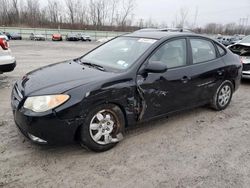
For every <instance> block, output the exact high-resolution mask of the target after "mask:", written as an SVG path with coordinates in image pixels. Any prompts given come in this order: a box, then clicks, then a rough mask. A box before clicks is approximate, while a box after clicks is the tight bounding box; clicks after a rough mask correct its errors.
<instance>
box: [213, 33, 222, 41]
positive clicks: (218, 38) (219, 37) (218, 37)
mask: <svg viewBox="0 0 250 188" xmlns="http://www.w3.org/2000/svg"><path fill="white" fill-rule="evenodd" d="M215 40H216V41H217V42H219V43H222V40H223V36H222V35H221V34H219V35H217V37H216V38H215Z"/></svg>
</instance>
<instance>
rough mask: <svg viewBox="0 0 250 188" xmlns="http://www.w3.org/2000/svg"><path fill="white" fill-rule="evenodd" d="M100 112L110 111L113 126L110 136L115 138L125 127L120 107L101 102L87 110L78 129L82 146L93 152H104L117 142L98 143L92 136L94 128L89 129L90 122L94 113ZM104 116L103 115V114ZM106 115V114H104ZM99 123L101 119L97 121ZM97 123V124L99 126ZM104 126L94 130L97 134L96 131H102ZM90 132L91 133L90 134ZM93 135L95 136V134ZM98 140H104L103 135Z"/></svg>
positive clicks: (94, 115)
mask: <svg viewBox="0 0 250 188" xmlns="http://www.w3.org/2000/svg"><path fill="white" fill-rule="evenodd" d="M99 112H102V113H104V114H105V112H107V113H108V114H109V113H110V115H112V120H114V122H115V123H114V126H113V128H112V132H111V133H110V135H111V137H112V138H116V136H117V135H119V134H121V135H122V134H123V133H124V127H125V119H124V115H123V112H122V111H121V109H120V108H119V107H118V106H116V105H113V104H103V105H100V106H98V107H96V108H94V109H93V110H91V111H90V112H89V114H88V115H87V117H86V118H85V122H84V124H83V125H82V126H81V129H80V144H81V146H82V147H84V148H87V149H89V150H92V151H95V152H104V151H107V150H109V149H111V148H113V147H114V146H115V145H116V144H117V143H118V141H117V142H110V143H108V144H106V143H102V144H100V143H98V142H97V141H95V140H94V138H93V137H94V136H93V132H94V131H95V130H91V128H90V125H91V123H93V121H94V118H95V117H96V115H97V114H98V113H99ZM103 117H104V116H103ZM106 117H107V115H106ZM96 120H97V121H99V120H98V119H96ZM95 124H98V123H95ZM99 124H101V121H99ZM99 124H98V126H100V125H99ZM103 129H104V128H98V130H96V132H97V133H96V135H97V134H98V132H100V131H101V130H102V131H101V132H102V133H103V131H105V130H106V129H105V130H103ZM91 134H92V135H91ZM96 135H95V136H96ZM100 139H103V141H102V140H100V142H104V135H102V136H101V137H100Z"/></svg>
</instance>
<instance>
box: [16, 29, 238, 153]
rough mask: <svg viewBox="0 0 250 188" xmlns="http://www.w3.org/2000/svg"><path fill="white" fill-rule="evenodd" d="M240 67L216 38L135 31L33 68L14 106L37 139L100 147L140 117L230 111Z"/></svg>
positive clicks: (20, 122)
mask: <svg viewBox="0 0 250 188" xmlns="http://www.w3.org/2000/svg"><path fill="white" fill-rule="evenodd" d="M241 71H242V64H241V62H240V58H239V57H238V56H237V55H235V54H233V53H232V52H231V51H230V50H228V49H226V48H225V47H224V46H222V45H221V44H219V43H218V42H216V41H214V40H212V39H210V38H207V37H203V36H200V35H194V34H190V33H189V34H188V33H182V32H159V31H157V32H135V33H131V34H128V35H124V36H121V37H117V38H115V39H113V40H111V41H109V42H107V43H105V44H104V45H100V46H99V47H97V48H96V49H94V50H92V51H90V52H88V53H87V54H85V55H83V56H82V57H79V58H76V59H74V60H69V61H64V62H61V63H57V64H53V65H49V66H46V67H43V68H39V69H37V70H34V71H32V72H30V73H28V74H26V75H25V76H24V77H23V79H21V80H18V81H17V82H16V83H15V85H14V88H13V91H12V100H11V101H12V102H11V106H12V110H13V114H14V119H15V123H16V125H17V126H18V127H19V128H20V130H21V132H22V133H23V134H24V135H26V136H27V137H28V138H29V139H30V140H32V141H33V142H36V143H40V144H55V143H67V142H73V141H75V140H77V141H79V142H80V143H81V145H82V146H84V147H87V148H89V149H92V150H94V151H98V152H100V151H106V150H108V149H111V148H112V147H114V146H115V145H116V144H117V143H118V142H119V141H121V139H122V138H123V136H122V135H123V133H124V129H125V127H129V126H133V125H135V124H136V123H139V122H145V121H149V120H152V119H154V118H157V117H158V118H159V117H164V116H166V115H169V114H171V113H173V112H178V111H182V110H187V109H190V108H194V107H197V106H201V105H205V104H210V105H211V106H212V107H213V108H214V109H215V110H224V109H225V108H227V106H228V105H229V104H230V101H231V98H232V96H233V93H234V92H235V91H236V90H237V89H238V87H239V84H240V79H241ZM69 73H70V74H69ZM155 136H156V137H157V135H155Z"/></svg>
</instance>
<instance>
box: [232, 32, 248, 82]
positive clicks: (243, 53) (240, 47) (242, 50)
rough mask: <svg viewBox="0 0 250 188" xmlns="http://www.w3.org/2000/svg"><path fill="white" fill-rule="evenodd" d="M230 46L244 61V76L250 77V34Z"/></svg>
mask: <svg viewBox="0 0 250 188" xmlns="http://www.w3.org/2000/svg"><path fill="white" fill-rule="evenodd" d="M228 48H229V49H230V50H231V51H232V52H233V53H235V54H238V55H239V56H240V57H241V60H242V63H243V69H242V77H243V78H250V35H248V36H246V37H245V38H243V39H242V40H241V41H240V42H237V43H236V44H233V45H230V46H228Z"/></svg>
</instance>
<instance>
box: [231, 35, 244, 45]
mask: <svg viewBox="0 0 250 188" xmlns="http://www.w3.org/2000/svg"><path fill="white" fill-rule="evenodd" d="M244 37H245V35H234V36H232V38H231V44H230V45H232V44H236V43H239V42H240V41H241V40H242V39H243V38H244Z"/></svg>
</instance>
